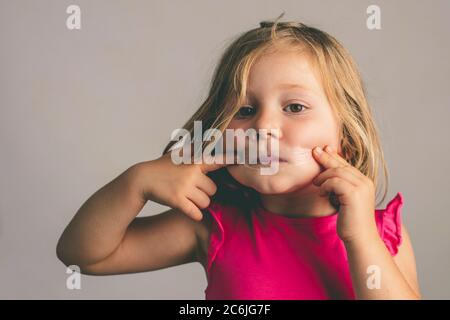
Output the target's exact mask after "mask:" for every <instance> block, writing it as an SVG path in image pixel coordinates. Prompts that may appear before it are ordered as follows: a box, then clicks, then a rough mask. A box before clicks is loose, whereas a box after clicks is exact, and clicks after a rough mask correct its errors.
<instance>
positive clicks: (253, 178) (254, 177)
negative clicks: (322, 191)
mask: <svg viewBox="0 0 450 320" xmlns="http://www.w3.org/2000/svg"><path fill="white" fill-rule="evenodd" d="M227 170H228V172H229V173H230V175H231V176H232V177H233V178H234V179H235V180H236V181H238V182H239V183H240V184H242V185H244V186H247V187H250V188H253V189H254V190H256V191H257V192H259V193H262V194H284V193H290V192H293V191H295V190H298V189H302V188H305V187H306V186H308V185H311V183H312V180H313V178H314V177H315V175H316V174H311V173H308V172H299V171H298V170H297V171H296V172H291V171H290V170H279V171H278V172H277V173H276V174H273V175H261V173H260V172H259V170H255V169H253V168H247V167H244V166H230V167H227Z"/></svg>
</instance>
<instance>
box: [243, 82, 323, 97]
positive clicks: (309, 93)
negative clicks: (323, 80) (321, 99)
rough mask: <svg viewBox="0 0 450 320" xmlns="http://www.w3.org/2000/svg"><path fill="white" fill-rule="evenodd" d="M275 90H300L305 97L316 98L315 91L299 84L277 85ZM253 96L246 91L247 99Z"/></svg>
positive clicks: (249, 91)
mask: <svg viewBox="0 0 450 320" xmlns="http://www.w3.org/2000/svg"><path fill="white" fill-rule="evenodd" d="M275 89H277V90H289V89H300V90H302V91H303V94H305V95H307V96H317V93H316V91H315V90H313V89H311V88H309V87H307V86H305V85H302V84H299V83H282V84H279V85H277V86H276V87H275ZM254 96H255V95H254V93H253V92H252V91H251V90H248V91H247V98H250V99H251V98H253V97H254Z"/></svg>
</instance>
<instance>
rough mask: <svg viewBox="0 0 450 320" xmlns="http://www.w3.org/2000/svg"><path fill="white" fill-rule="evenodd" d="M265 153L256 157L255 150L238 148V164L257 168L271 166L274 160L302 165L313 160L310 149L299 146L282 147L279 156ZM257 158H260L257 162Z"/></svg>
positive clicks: (279, 162) (292, 164) (280, 162)
mask: <svg viewBox="0 0 450 320" xmlns="http://www.w3.org/2000/svg"><path fill="white" fill-rule="evenodd" d="M266 154H267V153H262V156H261V157H260V158H258V154H257V153H256V152H253V153H249V152H248V150H238V151H237V156H238V159H239V160H238V164H241V165H244V166H245V167H247V168H250V169H255V170H258V169H259V168H261V167H270V166H273V165H274V162H278V165H280V164H287V165H291V166H303V165H305V164H307V163H309V162H310V161H312V160H313V156H312V149H308V148H301V147H284V148H283V150H282V152H281V153H280V155H279V156H278V155H274V156H266ZM258 159H259V160H260V161H259V162H258ZM279 159H281V161H280V160H279Z"/></svg>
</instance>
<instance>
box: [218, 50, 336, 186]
mask: <svg viewBox="0 0 450 320" xmlns="http://www.w3.org/2000/svg"><path fill="white" fill-rule="evenodd" d="M246 99H247V100H246V103H245V104H244V105H243V106H241V108H240V110H239V112H238V113H237V114H236V115H235V116H234V118H233V119H232V121H231V123H230V124H229V126H228V127H227V128H228V129H243V130H244V131H245V130H247V129H250V128H253V129H255V130H256V131H257V132H258V130H259V129H268V132H269V133H270V129H277V131H278V133H279V134H278V136H275V135H274V136H271V135H270V134H269V135H268V138H269V139H278V144H279V156H280V162H279V166H278V171H277V173H276V174H273V175H263V174H261V171H260V169H259V168H258V167H254V166H246V165H234V166H228V167H227V170H228V171H229V172H230V174H231V175H232V176H233V178H234V179H236V180H237V181H238V182H240V183H241V184H243V185H245V186H248V187H251V188H253V189H255V190H256V191H258V192H260V193H262V194H281V193H288V192H292V191H295V190H297V189H301V188H304V187H306V186H309V185H311V183H312V180H313V179H314V177H315V176H317V175H318V174H319V173H320V166H319V164H318V163H317V162H316V161H315V160H314V158H313V157H312V154H311V153H312V149H313V148H314V147H315V146H321V147H324V146H325V145H330V146H331V147H333V148H334V149H335V150H338V151H340V146H339V125H338V121H337V118H336V116H335V114H334V112H333V110H332V107H331V106H330V104H329V102H328V99H327V97H326V95H325V92H324V90H323V88H322V85H321V83H320V80H319V78H318V76H317V75H316V74H315V71H314V69H313V67H312V66H311V65H310V63H309V60H308V57H307V56H305V55H302V54H299V53H295V52H281V51H277V52H274V53H270V54H266V55H263V56H261V57H260V58H259V59H258V60H257V61H256V62H255V64H254V65H253V66H252V68H251V70H250V74H249V79H248V86H247V94H246ZM267 144H268V145H270V142H269V141H268V143H267ZM299 150H300V152H301V154H300V158H299V153H298V151H299ZM305 153H306V154H305ZM283 160H286V162H282V161H283Z"/></svg>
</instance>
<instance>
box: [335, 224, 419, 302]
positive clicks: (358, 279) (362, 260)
mask: <svg viewBox="0 0 450 320" xmlns="http://www.w3.org/2000/svg"><path fill="white" fill-rule="evenodd" d="M402 236H403V238H402V244H401V245H400V246H399V250H398V253H397V254H396V255H395V257H394V258H392V256H391V254H390V253H389V251H388V250H387V248H386V246H385V244H384V242H383V241H382V239H381V238H380V236H379V235H378V234H372V235H368V236H367V237H366V238H358V239H355V240H354V241H348V242H344V243H345V248H346V250H347V255H348V262H349V267H350V274H351V278H352V283H353V289H354V290H355V295H356V298H357V299H402V300H403V299H420V298H421V297H420V291H419V285H418V281H417V274H416V266H415V261H414V253H413V250H412V246H411V241H410V238H409V234H408V232H407V231H406V228H405V227H404V225H402ZM370 266H375V268H376V270H378V271H379V274H377V272H378V271H375V272H373V271H370V272H369V273H368V270H370V269H369V267H370ZM372 272H373V273H372ZM371 274H373V276H379V277H380V283H379V284H380V285H379V287H373V288H372V287H371V286H370V285H369V284H368V279H369V277H370V276H371Z"/></svg>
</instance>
